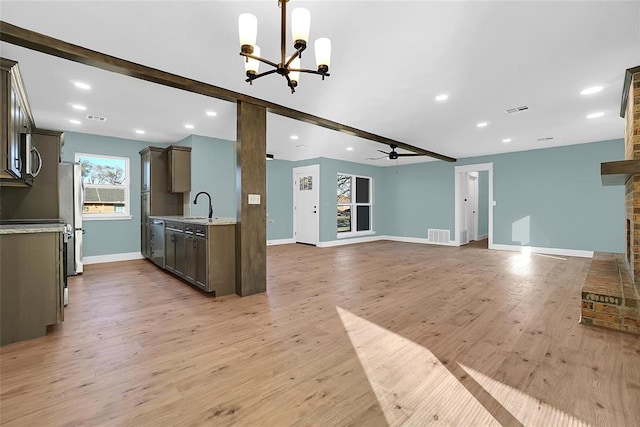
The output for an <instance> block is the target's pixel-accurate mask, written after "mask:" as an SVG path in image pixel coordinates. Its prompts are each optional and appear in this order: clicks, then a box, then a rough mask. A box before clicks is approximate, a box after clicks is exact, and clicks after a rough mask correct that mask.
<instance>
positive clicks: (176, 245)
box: [164, 222, 186, 277]
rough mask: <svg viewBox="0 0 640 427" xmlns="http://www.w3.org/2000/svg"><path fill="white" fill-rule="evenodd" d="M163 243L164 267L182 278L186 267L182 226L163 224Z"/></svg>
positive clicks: (170, 223) (178, 224) (179, 224)
mask: <svg viewBox="0 0 640 427" xmlns="http://www.w3.org/2000/svg"><path fill="white" fill-rule="evenodd" d="M164 242H165V243H164V245H165V246H164V256H165V260H164V267H165V268H166V269H167V270H169V271H170V272H172V273H173V274H175V275H176V276H180V277H184V270H185V265H186V262H185V261H186V253H185V245H184V243H185V242H184V225H183V224H182V223H172V222H167V223H165V228H164Z"/></svg>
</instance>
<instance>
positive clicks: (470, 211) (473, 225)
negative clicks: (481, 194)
mask: <svg viewBox="0 0 640 427" xmlns="http://www.w3.org/2000/svg"><path fill="white" fill-rule="evenodd" d="M466 208H467V209H466V210H467V214H466V217H467V233H468V235H467V237H468V240H469V241H475V240H478V172H469V173H468V174H467V197H466Z"/></svg>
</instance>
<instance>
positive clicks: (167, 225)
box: [164, 221, 184, 233]
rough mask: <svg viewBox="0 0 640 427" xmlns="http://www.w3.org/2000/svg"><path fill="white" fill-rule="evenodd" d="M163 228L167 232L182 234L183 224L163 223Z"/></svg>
mask: <svg viewBox="0 0 640 427" xmlns="http://www.w3.org/2000/svg"><path fill="white" fill-rule="evenodd" d="M164 228H165V230H169V231H177V232H180V233H182V232H184V224H183V223H182V222H171V221H165V223H164Z"/></svg>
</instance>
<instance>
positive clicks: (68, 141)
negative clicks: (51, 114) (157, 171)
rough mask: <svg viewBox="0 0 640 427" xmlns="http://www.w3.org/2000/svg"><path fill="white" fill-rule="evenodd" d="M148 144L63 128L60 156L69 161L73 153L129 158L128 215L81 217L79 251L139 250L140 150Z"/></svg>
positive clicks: (125, 251)
mask: <svg viewBox="0 0 640 427" xmlns="http://www.w3.org/2000/svg"><path fill="white" fill-rule="evenodd" d="M148 145H150V144H148V143H145V142H141V141H135V140H130V139H120V138H110V137H104V136H99V135H88V134H83V133H76V132H65V135H64V146H63V147H62V160H64V161H69V162H73V161H74V159H75V153H88V154H103V155H109V156H119V157H128V158H129V168H130V174H129V175H130V176H129V179H130V193H129V198H130V203H131V215H132V219H120V220H93V221H86V220H85V221H83V223H82V227H83V228H84V230H85V235H84V238H83V241H82V244H83V255H84V256H85V257H86V256H95V255H109V254H117V253H129V252H140V154H139V152H140V150H142V149H143V148H144V147H146V146H148ZM154 145H156V144H154Z"/></svg>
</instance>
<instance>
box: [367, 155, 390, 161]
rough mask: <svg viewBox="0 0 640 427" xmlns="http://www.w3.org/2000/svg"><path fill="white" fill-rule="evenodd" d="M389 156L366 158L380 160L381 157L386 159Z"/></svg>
mask: <svg viewBox="0 0 640 427" xmlns="http://www.w3.org/2000/svg"><path fill="white" fill-rule="evenodd" d="M386 158H387V156H382V157H367V158H366V159H365V160H380V159H386Z"/></svg>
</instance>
